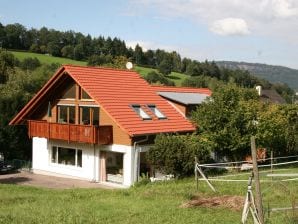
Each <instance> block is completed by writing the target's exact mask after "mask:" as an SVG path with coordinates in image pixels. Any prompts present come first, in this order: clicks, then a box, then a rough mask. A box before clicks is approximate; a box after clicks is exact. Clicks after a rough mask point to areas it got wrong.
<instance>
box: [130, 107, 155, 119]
mask: <svg viewBox="0 0 298 224" xmlns="http://www.w3.org/2000/svg"><path fill="white" fill-rule="evenodd" d="M131 107H132V109H133V110H134V111H135V112H136V113H137V114H138V115H139V116H140V117H141V118H143V120H151V117H150V116H149V115H148V114H147V113H146V112H145V111H144V110H143V109H142V108H141V106H140V105H139V104H133V105H131Z"/></svg>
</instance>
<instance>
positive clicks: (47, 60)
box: [9, 51, 87, 65]
mask: <svg viewBox="0 0 298 224" xmlns="http://www.w3.org/2000/svg"><path fill="white" fill-rule="evenodd" d="M9 52H11V53H12V54H13V55H14V56H15V57H16V58H18V59H19V60H20V61H22V60H24V58H27V57H32V58H37V59H38V60H39V61H40V62H41V63H45V64H51V63H59V64H61V65H62V64H73V65H87V62H85V61H76V60H72V59H68V58H60V57H53V56H50V55H46V54H37V53H32V52H23V51H9Z"/></svg>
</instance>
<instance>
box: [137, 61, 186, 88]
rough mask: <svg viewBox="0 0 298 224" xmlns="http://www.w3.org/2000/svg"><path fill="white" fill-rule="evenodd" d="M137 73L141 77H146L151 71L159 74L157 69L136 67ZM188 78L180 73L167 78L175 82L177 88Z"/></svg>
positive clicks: (174, 73) (173, 73)
mask: <svg viewBox="0 0 298 224" xmlns="http://www.w3.org/2000/svg"><path fill="white" fill-rule="evenodd" d="M135 71H136V72H138V73H139V74H141V76H143V77H145V76H146V75H147V74H148V73H149V72H151V71H155V72H157V69H153V68H145V67H140V66H135ZM187 77H189V76H187V75H185V74H182V73H179V72H172V73H171V74H170V75H169V76H168V77H167V78H168V79H169V80H172V81H173V82H175V85H176V86H181V83H182V82H183V80H184V79H185V78H187Z"/></svg>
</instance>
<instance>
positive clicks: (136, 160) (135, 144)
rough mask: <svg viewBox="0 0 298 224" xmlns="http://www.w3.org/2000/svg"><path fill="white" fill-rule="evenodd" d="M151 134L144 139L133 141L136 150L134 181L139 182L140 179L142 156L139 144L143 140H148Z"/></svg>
mask: <svg viewBox="0 0 298 224" xmlns="http://www.w3.org/2000/svg"><path fill="white" fill-rule="evenodd" d="M148 139H149V135H146V136H145V138H144V139H141V140H139V141H135V142H134V143H133V149H134V150H133V151H134V157H133V158H134V166H133V182H138V180H139V175H138V173H139V157H140V152H139V150H138V148H137V145H138V144H140V143H143V142H146V141H148Z"/></svg>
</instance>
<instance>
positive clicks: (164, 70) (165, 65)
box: [157, 56, 173, 75]
mask: <svg viewBox="0 0 298 224" xmlns="http://www.w3.org/2000/svg"><path fill="white" fill-rule="evenodd" d="M157 69H158V71H159V72H160V73H161V74H163V75H169V74H170V73H171V72H172V69H173V62H172V60H171V58H170V57H169V56H166V57H164V59H163V60H162V61H161V62H160V64H159V65H158V66H157Z"/></svg>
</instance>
